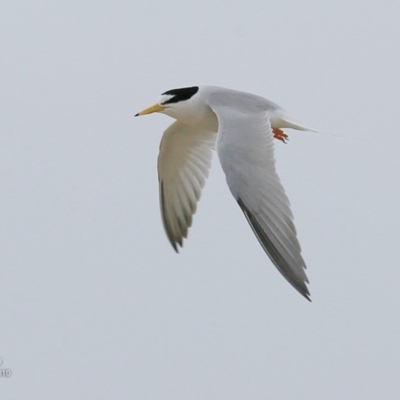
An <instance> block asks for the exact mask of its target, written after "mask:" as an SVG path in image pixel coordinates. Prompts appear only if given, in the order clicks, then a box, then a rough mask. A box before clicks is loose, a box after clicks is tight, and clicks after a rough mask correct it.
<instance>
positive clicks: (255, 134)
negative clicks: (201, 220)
mask: <svg viewBox="0 0 400 400" xmlns="http://www.w3.org/2000/svg"><path fill="white" fill-rule="evenodd" d="M154 112H159V113H163V114H166V115H168V116H170V117H172V118H174V119H175V120H176V121H175V122H173V123H172V124H171V125H170V126H169V127H168V128H167V129H166V130H165V132H164V135H163V137H162V140H161V144H160V153H159V156H158V178H159V189H160V207H161V215H162V220H163V224H164V228H165V232H166V234H167V236H168V239H169V241H170V242H171V244H172V246H173V248H174V249H175V251H178V246H180V247H182V245H183V239H184V238H186V237H187V234H188V229H189V227H190V226H191V225H192V218H193V215H194V213H195V212H196V206H197V202H198V200H199V199H200V194H201V190H202V188H203V187H204V184H205V181H206V178H207V176H208V173H209V169H210V166H211V158H212V153H213V150H214V149H215V147H216V150H217V153H218V157H219V160H220V163H221V166H222V169H223V171H224V173H225V175H226V181H227V183H228V186H229V189H230V191H231V193H232V195H233V197H234V198H235V199H236V201H237V202H238V204H239V206H240V208H241V209H242V211H243V213H244V215H245V217H246V219H247V221H248V223H249V224H250V226H251V228H252V229H253V232H254V234H255V235H256V237H257V239H258V240H259V242H260V244H261V246H262V247H263V249H264V251H265V252H266V253H267V254H268V256H269V257H270V259H271V261H272V263H273V264H274V265H275V266H276V268H277V269H278V270H279V271H280V272H281V274H282V275H283V276H284V277H285V278H286V279H287V280H288V282H289V283H290V284H291V285H292V286H293V287H294V288H295V289H296V290H297V291H298V292H299V293H300V294H302V295H303V296H304V297H305V298H307V299H308V300H310V293H309V291H308V287H307V283H308V279H307V276H306V274H305V269H306V264H305V262H304V259H303V257H302V255H301V248H300V244H299V241H298V239H297V235H296V228H295V226H294V223H293V214H292V212H291V210H290V204H289V200H288V198H287V196H286V194H285V191H284V188H283V186H282V184H281V182H280V179H279V177H278V175H277V173H276V169H275V158H274V143H273V142H274V140H273V139H274V138H276V139H278V140H280V141H282V142H286V140H287V139H288V135H287V134H286V133H284V132H283V130H282V129H283V128H292V129H297V130H302V131H306V130H310V131H312V129H309V128H307V127H305V126H303V125H300V124H299V123H297V122H296V121H295V120H294V119H292V118H291V117H290V116H289V115H288V114H287V112H286V111H285V110H284V109H283V108H282V107H280V106H278V105H277V104H275V103H273V102H272V101H270V100H267V99H265V98H263V97H260V96H257V95H254V94H250V93H245V92H239V91H235V90H231V89H225V88H221V87H216V86H193V87H187V88H180V89H172V90H168V91H167V92H165V93H163V94H162V95H161V98H160V99H159V100H158V102H157V103H156V104H155V105H153V106H151V107H149V108H146V109H145V110H143V111H141V112H139V113H137V114H136V115H135V116H141V115H146V114H151V113H154Z"/></svg>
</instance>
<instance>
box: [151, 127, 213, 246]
mask: <svg viewBox="0 0 400 400" xmlns="http://www.w3.org/2000/svg"><path fill="white" fill-rule="evenodd" d="M215 140H216V132H210V131H205V130H200V129H196V128H193V127H189V126H187V125H185V124H183V123H181V122H178V121H176V122H174V123H173V124H172V125H171V126H169V127H168V129H167V130H166V131H165V132H164V135H163V137H162V140H161V144H160V154H159V156H158V179H159V184H160V207H161V215H162V220H163V224H164V228H165V232H166V233H167V236H168V239H169V241H170V242H171V244H172V246H173V248H174V249H175V251H178V245H179V246H181V247H182V243H183V238H186V237H187V234H188V229H189V227H190V226H191V225H192V218H193V214H194V213H195V212H196V206H197V202H198V200H199V199H200V195H201V189H202V188H203V187H204V184H205V181H206V179H207V177H208V173H209V170H210V166H211V159H212V151H213V149H214V148H215Z"/></svg>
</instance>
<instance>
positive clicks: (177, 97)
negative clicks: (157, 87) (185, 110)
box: [163, 86, 199, 104]
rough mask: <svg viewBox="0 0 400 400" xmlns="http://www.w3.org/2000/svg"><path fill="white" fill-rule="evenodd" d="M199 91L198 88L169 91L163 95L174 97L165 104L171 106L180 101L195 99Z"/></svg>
mask: <svg viewBox="0 0 400 400" xmlns="http://www.w3.org/2000/svg"><path fill="white" fill-rule="evenodd" d="M198 91H199V87H198V86H192V87H188V88H181V89H172V90H168V91H167V92H165V93H163V95H164V94H167V95H170V96H173V97H171V98H170V99H168V100H167V101H165V102H164V103H163V104H171V103H178V102H179V101H185V100H189V99H190V98H191V97H193V96H194V95H195V94H196V93H197V92H198Z"/></svg>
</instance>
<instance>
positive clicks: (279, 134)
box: [272, 128, 289, 143]
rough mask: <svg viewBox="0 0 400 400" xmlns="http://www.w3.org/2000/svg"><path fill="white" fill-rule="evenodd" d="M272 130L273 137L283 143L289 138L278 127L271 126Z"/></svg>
mask: <svg viewBox="0 0 400 400" xmlns="http://www.w3.org/2000/svg"><path fill="white" fill-rule="evenodd" d="M272 132H273V134H274V138H275V139H278V140H280V141H281V142H283V143H286V141H287V140H289V136H288V135H286V133H285V132H283V131H282V130H281V129H279V128H272Z"/></svg>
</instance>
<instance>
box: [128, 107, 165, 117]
mask: <svg viewBox="0 0 400 400" xmlns="http://www.w3.org/2000/svg"><path fill="white" fill-rule="evenodd" d="M164 108H165V107H164V106H161V105H160V104H154V105H153V106H151V107H148V108H145V109H144V110H143V111H140V112H138V113H137V114H136V115H135V117H140V116H141V115H146V114H152V113H155V112H161V111H162V110H164Z"/></svg>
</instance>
